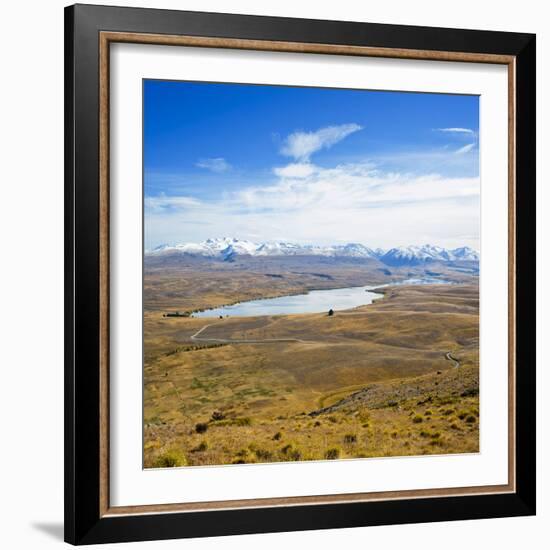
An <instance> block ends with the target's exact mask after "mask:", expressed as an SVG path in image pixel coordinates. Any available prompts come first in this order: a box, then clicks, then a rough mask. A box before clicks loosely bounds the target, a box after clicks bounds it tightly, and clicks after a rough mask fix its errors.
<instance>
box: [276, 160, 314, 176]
mask: <svg viewBox="0 0 550 550" xmlns="http://www.w3.org/2000/svg"><path fill="white" fill-rule="evenodd" d="M316 169H317V168H316V166H314V165H313V164H310V163H309V162H304V163H299V162H298V163H292V164H287V165H286V166H278V167H276V168H273V173H274V174H275V175H276V176H279V177H280V178H307V177H308V176H311V175H312V174H313V173H314V172H315V171H316Z"/></svg>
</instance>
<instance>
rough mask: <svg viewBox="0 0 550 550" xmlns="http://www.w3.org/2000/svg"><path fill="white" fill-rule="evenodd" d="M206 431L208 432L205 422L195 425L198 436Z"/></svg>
mask: <svg viewBox="0 0 550 550" xmlns="http://www.w3.org/2000/svg"><path fill="white" fill-rule="evenodd" d="M206 430H208V424H207V423H206V422H199V423H198V424H196V425H195V431H196V432H197V433H198V434H203V433H204V432H206Z"/></svg>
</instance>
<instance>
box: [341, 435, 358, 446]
mask: <svg viewBox="0 0 550 550" xmlns="http://www.w3.org/2000/svg"><path fill="white" fill-rule="evenodd" d="M344 443H347V444H351V443H357V436H356V435H355V434H346V435H345V436H344Z"/></svg>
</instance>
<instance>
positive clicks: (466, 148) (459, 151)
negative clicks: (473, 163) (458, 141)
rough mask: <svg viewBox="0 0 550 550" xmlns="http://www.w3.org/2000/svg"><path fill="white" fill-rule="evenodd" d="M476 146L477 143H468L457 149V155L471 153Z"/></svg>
mask: <svg viewBox="0 0 550 550" xmlns="http://www.w3.org/2000/svg"><path fill="white" fill-rule="evenodd" d="M475 146H476V144H475V143H468V145H464V147H461V148H460V149H457V150H456V151H455V154H456V155H464V154H466V153H469V152H470V151H471V150H472V149H473V148H474V147H475Z"/></svg>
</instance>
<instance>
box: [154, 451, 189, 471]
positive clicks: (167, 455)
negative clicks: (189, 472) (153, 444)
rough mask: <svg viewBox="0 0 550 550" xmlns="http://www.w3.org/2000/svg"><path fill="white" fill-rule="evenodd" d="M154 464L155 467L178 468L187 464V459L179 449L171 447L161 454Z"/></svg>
mask: <svg viewBox="0 0 550 550" xmlns="http://www.w3.org/2000/svg"><path fill="white" fill-rule="evenodd" d="M153 466H154V467H155V468H177V467H180V466H187V459H186V458H185V455H184V454H183V453H182V452H181V451H180V450H179V449H170V450H168V451H166V452H164V453H163V454H161V455H159V456H158V457H157V459H156V460H155V462H154V464H153Z"/></svg>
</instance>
